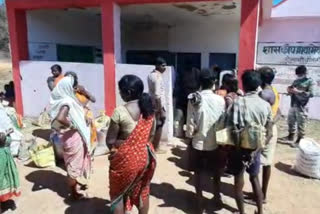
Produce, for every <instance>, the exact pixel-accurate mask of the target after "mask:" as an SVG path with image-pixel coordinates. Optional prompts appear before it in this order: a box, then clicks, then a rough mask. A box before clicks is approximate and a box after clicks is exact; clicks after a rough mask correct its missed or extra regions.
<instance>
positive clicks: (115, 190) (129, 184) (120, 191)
mask: <svg viewBox="0 0 320 214" xmlns="http://www.w3.org/2000/svg"><path fill="white" fill-rule="evenodd" d="M152 124H153V117H150V118H149V119H143V118H140V120H139V122H138V124H137V126H136V127H135V129H134V130H133V132H132V133H131V135H130V136H129V138H128V139H127V140H126V141H125V142H124V143H123V144H122V145H121V146H120V147H119V149H118V151H117V152H116V153H115V154H114V155H112V157H111V158H110V170H109V180H110V197H111V210H112V211H113V210H114V208H115V206H116V205H117V204H118V203H119V202H120V201H121V199H123V202H124V204H125V210H126V211H131V210H132V207H133V205H135V206H137V207H138V208H140V207H142V206H143V204H142V203H143V202H144V201H145V200H146V199H147V198H148V197H149V193H150V183H151V179H152V177H153V174H154V171H155V167H156V160H155V156H154V149H153V146H152V144H151V143H150V142H149V136H150V131H151V128H152Z"/></svg>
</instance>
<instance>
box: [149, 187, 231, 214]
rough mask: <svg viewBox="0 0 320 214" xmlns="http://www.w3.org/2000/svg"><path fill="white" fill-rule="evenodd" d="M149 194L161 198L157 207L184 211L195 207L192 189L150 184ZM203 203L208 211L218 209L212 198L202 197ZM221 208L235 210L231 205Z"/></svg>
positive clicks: (187, 211)
mask: <svg viewBox="0 0 320 214" xmlns="http://www.w3.org/2000/svg"><path fill="white" fill-rule="evenodd" d="M151 195H152V196H154V197H156V198H158V199H162V200H163V201H164V203H163V204H161V205H159V207H174V208H176V209H179V210H181V211H183V212H184V213H190V214H191V213H194V212H195V207H196V195H195V193H194V192H192V191H188V190H185V189H176V188H175V187H174V186H173V185H172V184H169V183H162V184H154V183H152V184H151ZM204 204H205V207H206V210H207V212H208V213H213V214H214V213H215V212H216V211H218V210H219V209H217V208H216V207H215V206H214V203H213V201H212V200H209V199H204ZM223 209H226V210H229V211H230V212H235V211H237V210H236V209H234V208H233V207H230V206H228V205H224V206H223Z"/></svg>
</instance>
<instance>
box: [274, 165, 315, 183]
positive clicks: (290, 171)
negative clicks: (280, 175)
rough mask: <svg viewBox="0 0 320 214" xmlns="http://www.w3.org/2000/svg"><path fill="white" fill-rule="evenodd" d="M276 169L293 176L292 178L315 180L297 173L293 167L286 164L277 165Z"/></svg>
mask: <svg viewBox="0 0 320 214" xmlns="http://www.w3.org/2000/svg"><path fill="white" fill-rule="evenodd" d="M275 167H276V168H277V169H278V170H280V171H282V172H285V173H287V174H289V175H292V176H296V177H299V178H307V179H313V178H310V177H308V176H305V175H302V174H300V173H298V172H296V171H295V170H294V169H293V167H292V166H291V165H289V164H285V163H283V162H278V163H276V165H275Z"/></svg>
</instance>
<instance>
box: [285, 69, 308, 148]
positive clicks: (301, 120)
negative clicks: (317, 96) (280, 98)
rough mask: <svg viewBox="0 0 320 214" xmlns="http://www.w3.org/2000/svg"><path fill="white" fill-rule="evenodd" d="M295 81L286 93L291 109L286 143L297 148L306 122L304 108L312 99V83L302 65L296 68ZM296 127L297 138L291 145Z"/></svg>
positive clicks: (303, 133) (305, 110)
mask: <svg viewBox="0 0 320 214" xmlns="http://www.w3.org/2000/svg"><path fill="white" fill-rule="evenodd" d="M296 75H297V79H296V80H295V81H294V82H293V83H292V85H291V86H289V87H288V89H287V90H288V93H289V95H290V96H291V108H290V110H289V115H288V126H289V135H288V137H286V138H285V140H286V141H288V142H289V143H291V144H292V145H293V146H297V145H298V144H299V142H300V140H301V139H302V138H303V137H304V135H305V125H306V120H307V109H306V106H307V104H308V102H309V100H310V98H311V97H313V90H314V82H313V80H312V79H311V78H309V77H307V68H306V66H304V65H301V66H298V67H297V68H296ZM296 125H297V126H298V138H297V140H296V142H295V144H293V141H294V137H295V134H296Z"/></svg>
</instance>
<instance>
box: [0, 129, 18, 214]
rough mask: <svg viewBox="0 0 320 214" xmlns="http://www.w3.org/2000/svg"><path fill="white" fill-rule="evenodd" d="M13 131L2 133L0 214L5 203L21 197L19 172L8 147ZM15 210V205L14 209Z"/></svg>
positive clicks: (0, 150) (0, 147)
mask: <svg viewBox="0 0 320 214" xmlns="http://www.w3.org/2000/svg"><path fill="white" fill-rule="evenodd" d="M12 131H13V130H9V131H7V132H6V133H4V132H0V214H1V213H2V210H1V207H2V205H3V204H4V202H8V201H9V200H10V199H11V198H12V197H13V196H19V195H20V191H19V186H20V183H19V175H18V170H17V167H16V164H15V162H14V160H13V157H12V155H11V152H10V149H9V147H8V146H7V144H8V142H9V141H10V138H9V137H8V136H9V134H10V133H12ZM15 208H16V207H15V205H13V207H12V209H15Z"/></svg>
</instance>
